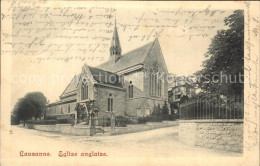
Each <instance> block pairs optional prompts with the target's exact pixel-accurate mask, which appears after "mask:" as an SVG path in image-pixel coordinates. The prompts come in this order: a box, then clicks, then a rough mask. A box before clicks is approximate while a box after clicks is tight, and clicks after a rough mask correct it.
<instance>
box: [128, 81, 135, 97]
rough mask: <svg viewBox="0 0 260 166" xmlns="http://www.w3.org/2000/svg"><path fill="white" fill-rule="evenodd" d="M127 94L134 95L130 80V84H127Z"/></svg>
mask: <svg viewBox="0 0 260 166" xmlns="http://www.w3.org/2000/svg"><path fill="white" fill-rule="evenodd" d="M128 94H129V98H133V97H134V88H133V84H132V81H130V85H129V86H128Z"/></svg>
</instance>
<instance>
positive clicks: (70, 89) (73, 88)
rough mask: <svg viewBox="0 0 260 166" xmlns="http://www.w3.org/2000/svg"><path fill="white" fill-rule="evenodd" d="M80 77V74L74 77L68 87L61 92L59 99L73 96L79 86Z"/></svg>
mask: <svg viewBox="0 0 260 166" xmlns="http://www.w3.org/2000/svg"><path fill="white" fill-rule="evenodd" d="M79 77H80V74H78V75H75V76H74V77H73V79H72V80H71V82H70V83H69V85H68V86H67V87H66V89H65V90H64V91H63V93H62V94H61V96H60V97H61V98H63V97H66V96H71V95H74V94H75V92H76V89H77V86H78V84H79V81H78V78H79Z"/></svg>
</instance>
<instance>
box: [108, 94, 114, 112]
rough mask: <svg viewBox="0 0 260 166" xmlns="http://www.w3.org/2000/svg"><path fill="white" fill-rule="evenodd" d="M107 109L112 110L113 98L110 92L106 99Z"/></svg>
mask: <svg viewBox="0 0 260 166" xmlns="http://www.w3.org/2000/svg"><path fill="white" fill-rule="evenodd" d="M107 102H108V103H107V105H108V111H110V112H113V98H112V94H111V93H110V94H109V96H108V99H107Z"/></svg>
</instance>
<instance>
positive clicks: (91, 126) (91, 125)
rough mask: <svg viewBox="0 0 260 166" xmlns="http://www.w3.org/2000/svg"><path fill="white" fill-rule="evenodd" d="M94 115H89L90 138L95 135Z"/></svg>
mask: <svg viewBox="0 0 260 166" xmlns="http://www.w3.org/2000/svg"><path fill="white" fill-rule="evenodd" d="M94 116H95V115H94V113H91V114H90V136H93V135H95V134H96V128H95V118H94Z"/></svg>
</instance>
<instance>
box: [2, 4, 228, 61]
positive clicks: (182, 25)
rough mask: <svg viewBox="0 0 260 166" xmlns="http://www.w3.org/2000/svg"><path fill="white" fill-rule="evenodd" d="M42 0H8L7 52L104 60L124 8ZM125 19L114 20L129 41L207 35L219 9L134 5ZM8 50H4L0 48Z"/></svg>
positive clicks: (34, 56)
mask: <svg viewBox="0 0 260 166" xmlns="http://www.w3.org/2000/svg"><path fill="white" fill-rule="evenodd" d="M44 3H45V1H39V2H35V1H12V3H11V5H10V6H9V8H8V11H9V12H11V13H12V14H11V15H8V14H5V13H4V14H2V17H1V19H2V20H4V19H11V20H12V33H11V34H8V33H3V36H4V37H6V38H7V37H11V38H12V42H4V45H11V47H12V55H14V56H16V55H23V56H26V57H29V58H30V59H31V61H32V62H35V63H39V62H41V61H44V60H62V61H65V62H68V61H70V60H76V59H78V60H82V61H86V60H90V61H91V60H98V61H104V58H105V56H107V55H108V54H109V46H110V41H111V37H112V33H113V28H114V20H115V15H116V13H117V15H120V14H121V13H122V15H127V14H126V13H124V12H125V11H124V10H122V9H121V10H120V9H115V8H106V7H46V6H44ZM131 10H132V12H133V13H136V14H128V15H127V18H128V19H120V20H119V21H118V22H117V27H118V29H120V30H121V32H123V33H124V35H123V36H124V37H125V38H126V40H125V41H128V42H129V44H131V43H134V42H136V41H148V40H150V39H152V38H154V37H155V36H161V37H166V38H169V39H173V38H186V39H187V40H192V39H194V38H205V37H210V36H211V35H212V34H210V31H211V30H214V29H216V28H217V27H218V25H220V24H223V19H218V17H215V16H219V15H220V16H221V15H223V14H225V13H226V11H222V10H213V9H211V6H207V7H206V8H205V9H201V10H187V9H182V7H180V8H179V9H153V10H151V11H150V10H149V11H142V10H140V11H139V10H138V11H137V12H134V11H133V9H129V11H130V12H131ZM5 52H8V50H3V53H5Z"/></svg>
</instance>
